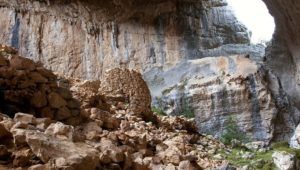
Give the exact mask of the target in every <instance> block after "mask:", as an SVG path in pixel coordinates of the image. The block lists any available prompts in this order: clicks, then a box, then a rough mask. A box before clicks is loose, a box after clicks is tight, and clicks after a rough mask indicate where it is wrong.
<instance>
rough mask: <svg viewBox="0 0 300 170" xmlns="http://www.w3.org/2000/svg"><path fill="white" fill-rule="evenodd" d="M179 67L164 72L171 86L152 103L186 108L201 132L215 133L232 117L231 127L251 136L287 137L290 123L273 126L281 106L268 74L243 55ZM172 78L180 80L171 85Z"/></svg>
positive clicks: (170, 111) (166, 107) (173, 108)
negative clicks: (174, 72) (271, 88)
mask: <svg viewBox="0 0 300 170" xmlns="http://www.w3.org/2000/svg"><path fill="white" fill-rule="evenodd" d="M179 68H180V69H181V70H182V71H181V72H180V74H177V75H176V76H171V75H168V74H165V75H164V77H168V78H169V79H171V78H172V79H171V80H169V79H167V80H166V82H169V83H172V81H173V83H174V85H173V86H170V88H167V89H164V90H163V91H162V93H161V94H160V95H158V97H156V98H155V104H156V105H157V106H158V107H161V108H162V109H163V110H164V111H165V112H166V113H167V114H173V115H176V114H182V113H184V114H185V113H186V112H187V111H189V112H192V113H193V114H194V115H195V118H196V122H197V126H198V129H199V131H200V132H201V133H208V134H212V135H216V136H219V137H220V136H222V134H223V132H224V129H225V127H226V126H227V125H226V122H227V120H228V119H229V118H231V117H232V118H234V119H235V120H238V121H237V125H236V126H238V127H239V129H240V130H241V131H242V132H243V133H245V134H247V135H248V137H250V138H251V139H252V140H259V141H265V142H270V141H271V140H272V139H274V138H275V136H276V137H278V138H279V137H281V138H284V139H288V138H289V136H291V134H292V132H293V128H294V126H295V124H292V123H291V124H290V126H287V127H286V128H285V129H284V128H283V125H282V126H281V128H282V129H281V130H279V129H276V128H275V126H277V124H275V122H276V121H275V120H276V118H277V117H278V114H280V113H281V111H282V110H279V109H278V106H277V103H276V100H275V99H274V95H273V92H272V91H270V90H269V89H270V88H269V85H270V82H271V80H270V79H271V77H272V76H274V75H273V74H272V73H271V72H269V71H266V70H264V69H263V67H262V66H261V65H258V64H257V63H256V62H254V61H252V60H250V59H249V57H248V56H229V57H214V58H204V59H199V60H191V61H189V62H188V63H186V65H184V66H181V67H179ZM179 68H178V69H179ZM170 74H172V73H170ZM159 78H162V77H158V79H159ZM176 78H178V79H177V80H176ZM276 80H277V79H276ZM177 81H181V83H180V84H176V83H175V82H177ZM273 83H274V84H273V89H274V90H277V91H279V89H280V88H279V85H278V82H273ZM276 83H277V84H276ZM280 97H281V96H280ZM286 115H288V114H286ZM289 118H290V117H289Z"/></svg>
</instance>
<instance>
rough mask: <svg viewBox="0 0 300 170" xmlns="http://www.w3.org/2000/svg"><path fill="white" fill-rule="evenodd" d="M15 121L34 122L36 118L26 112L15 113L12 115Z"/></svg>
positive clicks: (33, 123)
mask: <svg viewBox="0 0 300 170" xmlns="http://www.w3.org/2000/svg"><path fill="white" fill-rule="evenodd" d="M14 121H15V122H21V123H24V124H32V125H35V124H36V118H35V117H34V116H33V115H31V114H26V113H16V114H15V117H14Z"/></svg>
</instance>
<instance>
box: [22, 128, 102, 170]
mask: <svg viewBox="0 0 300 170" xmlns="http://www.w3.org/2000/svg"><path fill="white" fill-rule="evenodd" d="M26 142H27V144H28V145H29V146H30V148H31V150H32V151H33V153H34V154H35V155H36V156H37V157H38V158H40V159H41V161H43V163H48V162H49V161H54V163H55V164H59V162H60V164H59V165H60V166H62V164H61V162H63V166H70V167H72V168H74V169H75V170H81V169H95V168H96V166H97V164H98V162H99V158H98V151H97V150H95V149H93V148H91V147H90V146H88V145H87V144H85V143H73V142H71V141H68V140H60V139H57V138H55V137H51V136H48V135H45V134H44V133H41V132H32V131H28V132H27V133H26ZM62 158H63V161H61V159H62Z"/></svg>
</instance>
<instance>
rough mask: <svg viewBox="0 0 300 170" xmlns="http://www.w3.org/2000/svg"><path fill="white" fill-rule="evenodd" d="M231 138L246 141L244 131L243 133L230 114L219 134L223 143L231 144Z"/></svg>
mask: <svg viewBox="0 0 300 170" xmlns="http://www.w3.org/2000/svg"><path fill="white" fill-rule="evenodd" d="M233 139H236V140H239V141H241V142H247V141H248V138H247V136H246V135H245V133H243V132H242V131H241V130H240V129H239V127H238V125H237V122H236V120H235V119H234V118H233V117H232V116H230V117H229V118H228V119H227V120H226V121H225V129H224V131H223V134H222V136H221V141H222V142H223V143H224V144H231V141H232V140H233Z"/></svg>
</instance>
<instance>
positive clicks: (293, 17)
mask: <svg viewBox="0 0 300 170" xmlns="http://www.w3.org/2000/svg"><path fill="white" fill-rule="evenodd" d="M263 1H264V2H265V3H266V5H267V7H268V8H269V11H270V13H271V14H272V15H273V16H274V19H275V23H276V32H275V34H274V36H273V41H272V43H271V44H270V46H269V47H268V50H267V62H266V64H267V65H268V66H269V67H270V68H271V69H272V70H273V72H274V73H275V74H276V76H278V77H279V79H280V82H281V86H282V89H283V90H284V91H285V92H286V96H287V99H288V101H289V105H291V106H292V107H291V109H288V108H287V107H286V106H284V107H282V108H284V110H285V112H289V114H290V115H292V119H290V121H294V122H298V123H299V110H300V107H299V106H300V95H299V93H300V57H299V56H300V55H299V54H300V50H299V46H300V34H299V28H300V22H299V20H298V18H299V12H298V11H299V10H298V9H299V8H300V5H299V3H296V2H295V1H293V0H286V1H285V0H263ZM278 103H281V106H283V105H285V104H283V103H284V102H278ZM285 103H287V102H285ZM282 117H283V116H282ZM290 121H289V122H290ZM281 124H282V123H281ZM293 126H294V129H295V128H296V126H297V124H296V125H293ZM279 128H281V127H279Z"/></svg>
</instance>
